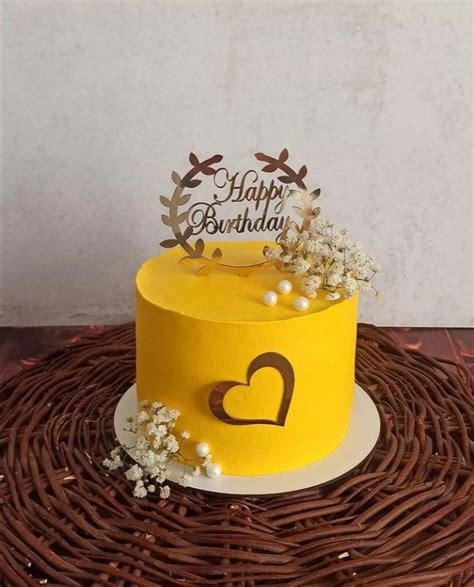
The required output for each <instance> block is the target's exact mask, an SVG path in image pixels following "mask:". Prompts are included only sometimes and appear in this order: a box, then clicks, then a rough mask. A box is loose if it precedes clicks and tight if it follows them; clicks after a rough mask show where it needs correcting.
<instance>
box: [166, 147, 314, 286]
mask: <svg viewBox="0 0 474 587" xmlns="http://www.w3.org/2000/svg"><path fill="white" fill-rule="evenodd" d="M255 158H256V159H257V161H260V162H263V163H264V164H265V165H264V166H263V168H262V171H263V172H264V173H279V174H280V175H278V177H277V179H278V181H279V182H280V185H279V186H277V185H276V184H275V181H274V180H272V181H271V183H270V187H267V186H265V185H264V182H263V180H261V181H260V187H259V189H260V190H267V193H268V191H269V189H271V190H275V192H274V193H276V194H278V196H279V198H280V199H281V205H280V212H281V211H282V210H283V209H284V206H285V203H286V200H287V199H288V198H289V197H291V195H292V191H293V190H291V189H290V187H289V185H290V184H294V185H295V187H296V188H297V190H306V184H305V182H304V178H305V177H306V174H307V172H308V170H307V167H306V165H303V166H302V167H300V169H299V170H298V171H295V170H294V169H293V168H292V167H290V166H289V165H288V163H287V161H288V158H289V153H288V149H283V150H282V151H281V153H280V155H279V156H278V157H272V156H270V155H266V154H265V153H256V154H255ZM222 159H223V157H222V155H218V154H217V155H213V156H212V157H209V158H208V159H205V160H203V161H200V160H199V158H198V157H197V155H196V154H195V153H190V155H189V163H190V164H191V168H190V169H189V170H188V171H187V172H186V173H185V174H184V175H183V176H182V177H181V176H180V175H179V174H178V173H177V172H176V171H173V172H172V173H171V180H172V181H173V183H174V184H175V186H176V187H175V189H174V192H173V194H172V196H171V197H169V198H168V197H166V196H160V202H161V204H162V205H163V206H164V207H165V208H167V212H166V213H164V214H162V215H161V220H162V222H163V224H164V225H165V226H168V227H170V228H171V230H172V233H173V237H172V238H167V239H165V240H163V241H162V242H161V243H160V244H161V246H162V247H164V248H172V247H175V246H180V247H181V248H182V249H183V251H184V252H185V253H186V255H185V256H184V257H183V258H182V259H180V261H179V262H180V263H183V264H184V263H195V264H199V265H200V266H199V267H198V269H197V271H196V274H197V275H208V274H209V272H210V271H211V270H218V271H220V272H225V273H234V274H237V275H240V276H243V277H245V276H247V275H249V274H250V273H253V272H254V271H259V270H261V269H263V268H265V267H269V266H270V265H272V263H270V262H269V261H268V260H266V259H265V256H264V251H262V261H261V262H259V263H255V264H253V265H232V264H228V263H225V262H224V261H223V252H222V251H221V249H219V248H215V249H214V250H213V251H212V252H211V254H210V255H209V254H205V248H206V245H205V242H204V240H203V239H202V238H201V237H199V238H197V239H196V240H195V241H194V243H193V242H192V237H193V235H194V233H195V230H194V228H193V226H192V225H191V224H189V218H190V210H191V209H192V206H193V205H191V206H190V207H189V208H188V209H185V210H184V211H180V208H181V207H182V206H186V205H187V204H189V203H190V201H191V193H190V192H189V190H192V189H194V188H197V187H198V186H199V185H201V183H202V179H200V176H208V177H210V176H214V177H213V179H214V184H215V185H218V184H217V183H216V178H215V176H216V174H218V173H222V174H224V175H225V177H226V178H227V180H228V181H229V178H231V179H232V181H235V178H236V176H237V175H238V173H239V172H237V173H236V174H235V175H234V176H231V175H230V173H229V171H228V170H227V169H226V168H225V167H217V168H216V167H215V166H216V164H217V163H220V162H221V161H222ZM250 172H251V173H253V174H254V180H253V183H256V181H257V180H258V179H259V177H258V174H257V172H256V171H254V170H249V171H247V172H246V174H248V173H250ZM244 177H245V174H244ZM241 185H243V182H242V184H241ZM218 187H220V186H218ZM232 189H235V188H232ZM250 189H254V190H257V187H254V186H252V188H250ZM242 190H243V188H242ZM316 191H317V190H316ZM316 191H315V192H316ZM315 192H312V194H311V195H313V194H315ZM259 193H260V192H259ZM263 193H264V194H265V192H263ZM295 193H296V191H295ZM317 195H319V193H318V194H317ZM315 197H317V196H316V195H315ZM216 198H217V196H216V195H215V196H214V203H213V204H209V205H208V207H212V206H213V205H214V206H215V205H216V202H217V205H220V203H219V200H216ZM239 201H242V200H239ZM259 203H260V202H259V201H258V200H257V202H256V204H255V207H256V209H257V208H258V206H259ZM198 204H199V203H198ZM200 204H202V203H200ZM195 205H196V204H195ZM267 206H268V204H267ZM310 209H311V211H312V207H311V202H309V203H308V205H305V206H304V207H303V208H300V209H299V210H298V209H296V207H295V212H296V213H297V214H299V215H301V216H304V217H306V216H307V217H308V223H309V222H310V221H311V217H310V215H309V211H310ZM247 211H248V209H247ZM265 213H266V210H265V211H264V214H265ZM312 213H313V214H314V211H312ZM271 220H275V222H274V224H275V228H276V229H279V230H280V233H279V235H278V237H277V240H278V238H279V237H280V236H281V235H284V234H286V233H287V231H288V229H289V227H290V225H291V221H290V219H289V217H287V218H284V217H283V216H281V217H280V218H277V217H273V218H272V219H271ZM257 221H258V220H257ZM276 221H278V222H276ZM229 222H230V224H229V225H228V229H227V232H230V231H231V230H232V226H233V225H232V222H231V221H229ZM280 224H281V225H282V226H281V227H280ZM272 228H273V225H272V227H271V228H270V227H269V228H268V229H269V230H271V229H272ZM239 232H242V231H239ZM277 268H278V267H277Z"/></svg>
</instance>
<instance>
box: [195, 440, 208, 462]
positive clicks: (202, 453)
mask: <svg viewBox="0 0 474 587" xmlns="http://www.w3.org/2000/svg"><path fill="white" fill-rule="evenodd" d="M194 451H195V452H196V454H197V456H198V457H201V458H202V459H203V458H204V457H207V455H208V454H209V445H208V444H206V443H205V442H198V443H197V444H196V446H195V447H194Z"/></svg>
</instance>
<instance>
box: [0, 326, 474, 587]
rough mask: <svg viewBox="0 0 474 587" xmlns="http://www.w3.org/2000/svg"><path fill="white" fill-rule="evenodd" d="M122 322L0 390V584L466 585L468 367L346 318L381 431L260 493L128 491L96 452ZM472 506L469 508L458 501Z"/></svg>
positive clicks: (116, 390)
mask: <svg viewBox="0 0 474 587" xmlns="http://www.w3.org/2000/svg"><path fill="white" fill-rule="evenodd" d="M134 370H135V364H134V335H133V326H132V325H127V326H121V327H118V328H114V329H112V330H110V331H109V332H107V333H105V334H102V335H100V336H98V337H97V338H90V339H86V340H84V341H83V342H81V343H79V344H76V345H73V346H70V347H68V348H66V349H64V350H61V351H59V352H56V353H55V354H53V355H52V356H50V357H48V358H47V359H46V360H43V361H42V362H40V363H38V364H36V365H35V366H33V367H31V368H28V369H26V370H24V371H23V372H21V373H19V374H18V375H17V376H15V377H14V378H13V379H11V380H10V381H9V382H8V383H7V384H5V385H4V386H3V388H2V390H1V392H0V415H1V419H0V454H1V461H0V475H1V476H0V584H1V585H5V586H12V585H14V586H21V587H23V586H28V585H38V584H48V585H49V586H51V585H58V586H61V587H64V586H66V585H94V586H95V585H114V586H115V585H122V586H132V585H133V586H135V585H137V586H140V585H143V586H151V585H202V586H204V585H225V586H232V587H237V586H247V585H248V586H254V585H285V586H286V585H315V586H316V585H364V586H365V585H381V586H382V585H383V586H384V587H388V586H390V585H393V586H399V585H423V586H430V587H431V586H432V585H465V584H468V583H469V582H470V580H472V579H473V577H474V574H473V560H472V556H473V535H472V526H471V525H470V522H472V513H473V501H474V500H473V497H472V490H471V487H472V485H471V484H472V477H470V472H471V466H470V463H471V456H470V440H469V433H470V432H472V424H470V422H469V419H470V417H472V414H473V410H472V403H471V402H472V381H471V379H470V378H469V374H468V373H467V371H466V370H464V369H463V368H461V367H460V366H456V365H453V364H450V363H446V362H444V363H443V362H440V361H437V360H434V359H431V358H428V357H426V356H425V355H423V354H421V353H419V352H416V351H405V350H403V349H402V348H401V347H400V346H399V345H398V344H397V343H395V342H394V340H393V339H391V338H390V337H389V336H388V335H387V334H385V333H384V332H383V331H381V330H379V329H377V328H375V327H373V326H367V325H361V326H360V327H359V339H358V354H357V380H358V383H359V384H360V385H361V386H362V387H364V388H365V389H366V390H367V391H368V392H369V393H370V395H371V396H372V397H373V399H374V400H375V402H376V404H377V406H378V409H379V412H380V415H381V418H382V432H381V436H380V439H379V441H378V444H377V446H376V449H375V450H374V452H373V453H372V454H371V456H370V457H369V458H368V459H367V460H366V462H365V463H364V464H363V465H362V466H361V467H360V468H359V470H358V471H357V472H355V473H352V474H351V475H349V476H348V477H346V478H345V479H343V480H339V481H337V482H335V483H333V484H332V485H329V486H326V487H322V488H317V489H310V490H305V491H299V492H295V493H291V494H287V495H277V496H273V497H272V496H267V497H251V498H243V497H235V498H234V497H230V496H218V495H211V494H206V493H201V492H198V491H195V490H192V489H183V488H178V487H176V488H173V491H172V495H171V497H170V498H169V499H168V500H167V501H162V500H160V499H159V497H155V496H153V497H151V498H146V499H144V500H136V499H133V498H132V497H130V487H129V485H128V482H126V481H125V480H124V478H123V476H122V474H121V473H117V474H115V473H110V472H106V471H105V470H104V469H103V467H102V465H101V462H102V460H103V458H104V457H105V456H106V455H107V454H108V452H109V451H110V449H111V448H112V447H113V446H114V434H113V426H112V415H113V412H114V408H115V406H116V404H117V402H118V400H119V398H120V396H121V394H122V393H123V392H124V391H125V390H126V389H127V388H128V387H129V386H130V384H131V383H132V381H133V378H134ZM470 516H471V517H470Z"/></svg>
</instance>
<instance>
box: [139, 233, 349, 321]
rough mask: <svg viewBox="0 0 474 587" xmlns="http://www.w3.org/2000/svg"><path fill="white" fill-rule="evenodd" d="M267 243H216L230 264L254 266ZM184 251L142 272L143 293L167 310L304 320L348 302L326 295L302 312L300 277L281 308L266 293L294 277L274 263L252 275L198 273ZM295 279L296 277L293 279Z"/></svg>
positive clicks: (214, 317)
mask: <svg viewBox="0 0 474 587" xmlns="http://www.w3.org/2000/svg"><path fill="white" fill-rule="evenodd" d="M266 244H268V243H265V242H235V241H234V242H221V243H216V242H213V243H212V246H213V247H215V246H218V247H220V249H222V251H223V253H224V255H225V259H226V260H227V261H228V262H229V263H232V262H236V261H238V262H239V264H240V265H244V264H248V265H252V264H255V263H259V262H261V260H262V249H263V247H264V246H265V245H266ZM182 257H183V251H182V250H181V249H180V248H178V247H176V248H173V249H171V250H169V251H167V252H165V253H163V254H162V255H158V256H157V257H153V258H152V259H150V260H149V261H146V262H145V263H144V264H143V265H142V267H141V268H140V270H139V271H138V274H137V279H136V286H137V291H138V293H139V294H140V295H141V296H142V297H143V298H145V299H146V300H148V301H149V302H151V303H153V304H155V305H157V306H159V307H161V308H164V309H166V310H169V311H172V312H177V313H179V314H183V315H186V316H190V317H193V318H197V319H201V320H210V321H223V322H268V321H276V320H289V319H298V318H301V317H302V316H304V315H308V314H312V313H316V312H321V311H323V310H326V309H328V308H331V307H333V306H335V305H337V304H340V303H344V300H342V299H341V300H338V301H336V302H334V301H327V300H326V299H325V297H324V296H320V297H317V298H316V299H314V300H311V304H310V307H309V309H308V310H307V311H306V312H297V311H296V310H295V309H294V307H293V302H294V300H295V299H296V298H297V297H298V296H299V295H301V294H300V292H299V288H298V286H297V283H296V281H295V282H294V288H293V291H292V292H291V293H290V294H287V295H279V302H278V304H277V305H276V306H273V307H268V306H265V305H264V304H263V303H262V296H263V294H264V293H265V292H266V291H276V285H277V283H278V281H280V280H281V279H288V276H287V275H285V274H282V273H280V272H279V271H277V270H276V269H275V267H273V266H266V267H264V268H263V269H260V270H258V271H255V272H253V273H251V274H250V275H248V276H247V277H240V276H239V275H236V274H232V273H222V272H219V271H215V272H211V273H210V274H209V275H207V276H205V277H202V276H198V275H196V267H195V266H194V265H193V263H192V262H190V263H189V264H180V263H179V260H180V259H181V258H182ZM290 280H291V278H290Z"/></svg>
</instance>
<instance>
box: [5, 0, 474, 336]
mask: <svg viewBox="0 0 474 587" xmlns="http://www.w3.org/2000/svg"><path fill="white" fill-rule="evenodd" d="M471 27H472V4H471V3H470V2H408V1H404V2H334V1H331V2H299V1H296V2H290V1H285V2H281V1H268V2H257V1H254V2H237V1H227V2H222V1H220V2H219V1H217V0H216V1H188V0H183V1H179V2H176V1H174V0H169V1H157V2H140V1H133V2H132V1H125V2H115V1H114V2H112V1H110V2H109V1H82V0H78V1H74V2H68V1H63V2H58V1H41V0H40V1H35V2H28V1H7V2H4V3H3V92H2V98H3V117H2V119H3V182H2V192H1V211H0V212H1V220H0V230H1V241H0V247H1V249H0V271H1V299H0V322H1V323H2V324H13V325H15V324H16V325H25V324H70V323H94V322H95V323H105V322H119V321H122V320H127V319H130V318H131V317H132V316H133V305H134V273H135V271H136V270H137V268H138V266H139V265H140V264H141V262H142V261H144V260H145V259H146V258H147V257H150V256H152V255H154V254H156V253H157V252H159V247H158V242H159V241H160V240H161V239H162V238H165V237H166V235H167V232H166V230H165V227H162V226H161V223H160V215H161V213H162V211H163V210H162V208H161V206H160V204H159V201H158V195H159V194H160V193H169V190H170V189H171V182H170V180H169V173H170V171H171V170H172V169H176V170H178V171H179V170H181V169H186V160H187V154H188V153H189V151H191V150H193V151H195V152H196V153H197V154H198V155H200V156H201V157H205V156H208V155H210V154H213V153H215V152H221V153H223V154H225V157H226V160H227V161H231V162H233V164H234V165H233V166H234V167H236V168H237V167H238V166H239V165H242V166H245V165H246V163H247V162H248V159H246V157H248V156H249V155H250V154H251V153H253V152H255V151H257V150H265V151H266V152H269V153H278V152H279V151H280V150H281V149H282V148H283V147H285V146H287V147H288V148H289V150H290V154H291V156H292V159H293V160H296V161H299V162H301V163H307V164H308V166H309V167H310V176H311V177H313V178H314V179H315V180H316V183H317V184H319V185H321V187H322V189H323V196H322V197H321V199H320V202H321V206H322V208H323V213H324V215H326V216H329V217H330V218H332V219H334V220H335V221H336V223H337V224H340V225H346V226H348V227H349V228H350V230H351V233H352V234H353V236H354V238H355V240H359V241H361V242H363V243H364V244H365V245H366V248H367V250H368V251H370V252H372V253H373V254H374V255H375V256H376V258H377V260H378V261H379V262H380V263H381V264H382V265H383V268H384V272H383V274H382V275H381V279H380V280H379V285H380V287H381V289H382V290H383V291H384V297H383V299H382V300H381V301H379V302H375V301H372V299H370V298H367V299H366V300H365V302H364V303H363V307H362V311H361V319H362V320H364V321H370V322H376V323H378V324H387V325H388V324H392V325H425V326H433V325H452V326H454V325H456V326H468V325H469V324H472V305H471V304H472V296H473V284H472V174H471V166H472V145H471V91H472V85H471V82H472V61H471V57H472V56H471V50H470V47H471V42H472V38H471V35H472V32H471Z"/></svg>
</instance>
